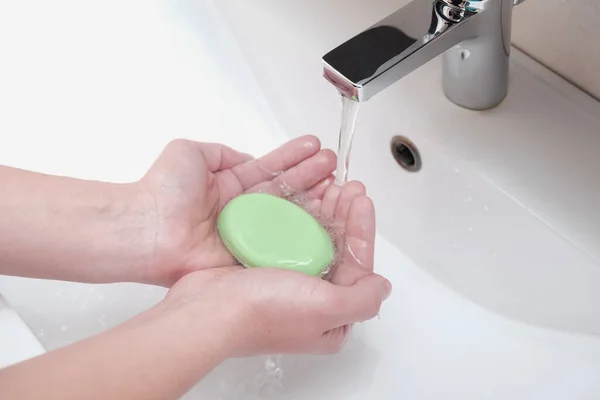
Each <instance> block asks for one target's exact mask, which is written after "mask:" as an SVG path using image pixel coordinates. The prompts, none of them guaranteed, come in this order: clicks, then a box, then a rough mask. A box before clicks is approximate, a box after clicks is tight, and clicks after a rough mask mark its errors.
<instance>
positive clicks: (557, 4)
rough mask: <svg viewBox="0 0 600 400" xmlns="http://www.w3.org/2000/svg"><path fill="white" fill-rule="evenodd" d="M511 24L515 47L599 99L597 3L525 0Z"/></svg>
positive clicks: (599, 20)
mask: <svg viewBox="0 0 600 400" xmlns="http://www.w3.org/2000/svg"><path fill="white" fill-rule="evenodd" d="M513 21H514V25H513V26H514V30H513V43H514V45H515V46H517V47H519V48H520V49H521V50H523V51H525V52H526V53H528V54H529V55H531V56H532V57H534V58H536V59H537V60H538V61H540V62H542V63H543V64H545V65H546V66H548V67H549V68H551V69H552V70H554V71H555V72H557V73H559V74H560V75H562V76H564V77H565V78H567V79H568V80H569V81H571V82H572V83H574V84H576V85H577V86H579V87H581V88H582V89H584V90H586V91H587V92H588V93H590V94H592V95H593V96H595V97H596V98H599V99H600V72H598V71H600V43H599V42H598V38H600V1H599V0H526V1H525V2H524V3H523V4H521V5H519V6H518V7H515V10H514V20H513Z"/></svg>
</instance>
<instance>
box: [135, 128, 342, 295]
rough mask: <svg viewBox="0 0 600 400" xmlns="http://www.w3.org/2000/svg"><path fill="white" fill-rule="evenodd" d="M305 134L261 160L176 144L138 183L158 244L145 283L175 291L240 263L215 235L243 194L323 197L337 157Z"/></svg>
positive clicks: (216, 147)
mask: <svg viewBox="0 0 600 400" xmlns="http://www.w3.org/2000/svg"><path fill="white" fill-rule="evenodd" d="M320 147H321V144H320V142H319V140H318V139H317V138H316V137H314V136H304V137H300V138H297V139H295V140H292V141H290V142H288V143H286V144H284V145H283V146H281V147H279V148H278V149H276V150H274V151H273V152H271V153H269V154H267V155H265V156H264V157H262V158H259V159H253V157H251V156H250V155H247V154H244V153H240V152H237V151H235V150H233V149H231V148H229V147H227V146H223V145H220V144H214V143H198V142H193V141H189V140H175V141H173V142H171V143H170V144H169V145H168V146H167V147H166V148H165V149H164V151H163V153H162V154H161V155H160V157H159V158H158V159H157V161H156V162H155V163H154V165H153V166H152V167H151V169H150V170H149V172H148V173H147V174H146V176H145V177H144V178H143V179H142V180H141V181H140V182H138V183H137V187H138V188H139V189H138V191H137V193H138V196H137V198H139V199H141V201H138V203H141V205H139V206H138V207H141V209H142V212H141V213H142V214H143V215H146V216H147V218H146V219H147V225H148V226H149V230H148V232H147V233H146V237H148V238H149V240H150V241H152V245H151V246H152V250H151V251H152V256H151V261H150V263H149V265H148V267H147V268H146V271H145V273H144V278H143V280H144V282H145V283H152V284H159V285H164V286H170V285H171V284H172V283H174V282H175V281H176V280H177V279H179V278H180V277H182V276H184V275H185V274H187V273H189V272H192V271H197V270H203V269H208V268H215V267H223V266H227V265H233V264H235V260H234V259H233V257H232V256H231V254H230V253H229V252H228V251H227V249H226V248H225V247H224V245H223V244H222V242H221V240H220V238H219V235H218V233H217V230H216V221H217V217H218V215H219V213H220V211H221V210H222V209H223V207H224V206H225V205H226V204H227V202H228V201H230V200H231V199H232V198H234V197H236V196H239V195H241V194H243V193H251V192H267V193H271V194H275V195H289V194H291V193H294V192H302V193H305V194H306V197H307V198H308V199H309V200H318V199H321V198H322V197H323V193H324V192H325V189H326V188H327V187H328V186H329V185H330V184H331V182H332V181H333V177H332V176H331V173H332V172H333V171H334V169H335V154H334V153H333V152H332V151H330V150H321V148H320Z"/></svg>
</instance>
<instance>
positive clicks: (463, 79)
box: [323, 0, 524, 110]
mask: <svg viewBox="0 0 600 400" xmlns="http://www.w3.org/2000/svg"><path fill="white" fill-rule="evenodd" d="M523 1H524V0H413V1H412V2H411V3H409V4H408V5H406V6H405V7H403V8H401V9H399V10H398V11H396V12H394V13H393V14H391V15H389V16H388V17H386V18H384V19H383V20H381V21H379V22H378V23H377V24H375V25H373V26H372V27H371V28H369V29H367V30H366V31H364V32H362V33H360V34H358V35H357V36H355V37H353V38H352V39H350V40H348V41H347V42H345V43H343V44H342V45H340V46H339V47H337V48H335V49H334V50H332V51H330V52H329V53H327V54H326V55H325V56H324V57H323V69H324V70H323V75H324V76H325V78H326V79H327V80H328V81H329V82H331V83H332V84H333V85H334V86H335V87H336V88H337V89H338V90H339V91H340V92H341V93H342V94H343V95H345V96H347V97H349V98H352V99H354V100H355V101H358V102H362V101H366V100H368V99H369V98H371V97H372V96H374V95H376V94H377V93H379V92H380V91H382V90H383V89H385V88H387V87H388V86H390V85H391V84H393V83H394V82H396V81H397V80H399V79H400V78H402V77H404V76H406V75H407V74H409V73H410V72H412V71H414V70H415V69H417V68H419V67H420V66H422V65H423V64H425V63H427V62H428V61H430V60H432V59H433V58H435V57H437V56H439V55H440V54H442V53H443V87H444V93H445V94H446V97H447V98H448V99H450V100H451V101H452V102H454V103H455V104H457V105H459V106H461V107H465V108H468V109H473V110H486V109H490V108H493V107H495V106H497V105H498V104H500V103H501V102H502V100H504V98H505V97H506V94H507V92H508V68H509V55H510V40H511V20H512V9H513V6H514V5H517V4H520V3H522V2H523Z"/></svg>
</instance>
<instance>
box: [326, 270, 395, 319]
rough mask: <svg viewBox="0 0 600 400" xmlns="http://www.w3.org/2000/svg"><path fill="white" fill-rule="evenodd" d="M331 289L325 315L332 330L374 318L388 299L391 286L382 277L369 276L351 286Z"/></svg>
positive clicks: (332, 287)
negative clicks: (326, 314)
mask: <svg viewBox="0 0 600 400" xmlns="http://www.w3.org/2000/svg"><path fill="white" fill-rule="evenodd" d="M331 289H332V290H331V297H330V298H329V301H328V303H329V304H328V305H327V308H328V311H327V313H328V317H329V318H328V321H329V323H330V324H331V327H332V328H334V327H339V326H344V325H351V324H354V323H357V322H363V321H367V320H370V319H373V318H375V317H376V316H377V314H378V313H379V310H380V308H381V304H382V303H383V302H384V301H385V300H386V299H387V298H388V297H389V295H390V293H391V291H392V285H391V283H390V282H389V281H388V280H387V279H385V278H384V277H382V276H380V275H377V274H370V275H367V276H365V277H363V278H362V279H360V280H358V281H357V282H356V283H355V284H354V285H352V286H348V287H342V286H331Z"/></svg>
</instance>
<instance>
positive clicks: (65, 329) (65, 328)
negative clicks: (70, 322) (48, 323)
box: [60, 325, 69, 332]
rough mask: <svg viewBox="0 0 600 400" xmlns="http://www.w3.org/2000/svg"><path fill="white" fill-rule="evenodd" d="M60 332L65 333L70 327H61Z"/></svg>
mask: <svg viewBox="0 0 600 400" xmlns="http://www.w3.org/2000/svg"><path fill="white" fill-rule="evenodd" d="M60 330H61V331H63V332H65V331H67V330H69V327H68V326H66V325H63V326H61V327H60Z"/></svg>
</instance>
